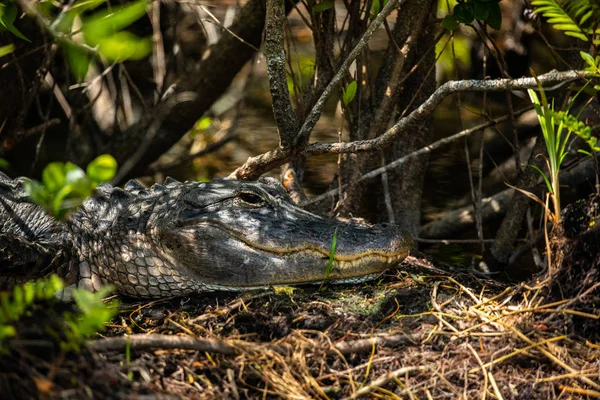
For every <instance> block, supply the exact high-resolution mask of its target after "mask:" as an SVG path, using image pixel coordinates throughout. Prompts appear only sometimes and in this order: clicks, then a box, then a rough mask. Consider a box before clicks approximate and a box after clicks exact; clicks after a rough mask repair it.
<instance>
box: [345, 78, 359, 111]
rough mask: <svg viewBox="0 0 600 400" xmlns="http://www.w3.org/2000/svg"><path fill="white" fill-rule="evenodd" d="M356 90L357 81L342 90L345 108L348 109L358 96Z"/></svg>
mask: <svg viewBox="0 0 600 400" xmlns="http://www.w3.org/2000/svg"><path fill="white" fill-rule="evenodd" d="M356 88H357V84H356V81H352V82H350V83H349V84H348V86H346V87H345V88H342V102H343V103H344V106H346V107H347V106H348V104H350V103H351V102H352V100H354V96H356Z"/></svg>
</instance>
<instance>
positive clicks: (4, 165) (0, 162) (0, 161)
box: [0, 158, 9, 169]
mask: <svg viewBox="0 0 600 400" xmlns="http://www.w3.org/2000/svg"><path fill="white" fill-rule="evenodd" d="M8 167H9V164H8V161H6V160H5V159H4V158H0V169H8Z"/></svg>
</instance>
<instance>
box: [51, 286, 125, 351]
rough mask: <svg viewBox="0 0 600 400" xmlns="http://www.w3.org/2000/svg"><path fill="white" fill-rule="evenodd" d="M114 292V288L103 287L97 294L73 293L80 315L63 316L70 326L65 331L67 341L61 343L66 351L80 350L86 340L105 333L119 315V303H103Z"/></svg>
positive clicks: (65, 314)
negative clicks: (106, 327) (110, 323)
mask: <svg viewBox="0 0 600 400" xmlns="http://www.w3.org/2000/svg"><path fill="white" fill-rule="evenodd" d="M113 290H114V288H113V287H112V286H103V287H102V288H100V290H99V291H97V292H96V293H92V292H90V291H88V290H82V289H75V290H74V291H73V299H74V300H75V304H76V305H77V308H78V309H79V311H80V313H79V314H73V313H68V312H66V313H64V314H63V317H64V319H65V322H66V324H67V326H68V329H66V330H65V336H66V340H65V341H63V342H62V343H61V347H62V348H63V349H64V350H79V346H80V345H81V344H82V343H83V342H84V340H85V339H86V338H88V337H90V336H92V335H94V334H96V333H97V332H101V331H103V330H104V328H105V326H106V323H107V322H109V321H110V320H111V319H112V318H113V317H114V316H115V315H117V311H118V309H117V302H115V301H111V302H110V303H107V304H105V303H104V302H103V299H104V298H105V297H107V296H108V295H109V294H110V293H111V292H112V291H113Z"/></svg>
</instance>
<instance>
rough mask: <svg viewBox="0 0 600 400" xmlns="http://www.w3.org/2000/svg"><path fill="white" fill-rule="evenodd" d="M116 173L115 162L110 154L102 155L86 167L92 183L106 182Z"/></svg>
mask: <svg viewBox="0 0 600 400" xmlns="http://www.w3.org/2000/svg"><path fill="white" fill-rule="evenodd" d="M116 173H117V160H115V158H114V157H113V156H111V155H110V154H102V155H101V156H98V157H97V158H96V159H95V160H93V161H92V162H91V163H89V165H88V166H87V175H88V178H89V179H90V180H91V181H92V182H94V183H102V182H108V181H110V180H111V179H112V178H114V176H115V174H116Z"/></svg>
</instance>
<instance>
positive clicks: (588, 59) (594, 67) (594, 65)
mask: <svg viewBox="0 0 600 400" xmlns="http://www.w3.org/2000/svg"><path fill="white" fill-rule="evenodd" d="M579 55H580V56H581V58H582V59H583V61H585V63H586V64H587V67H585V70H586V71H588V72H591V73H593V74H595V76H600V56H596V57H593V56H592V55H591V54H590V53H586V52H585V51H580V52H579ZM594 88H595V89H596V90H598V87H594Z"/></svg>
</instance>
